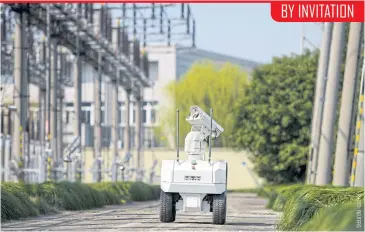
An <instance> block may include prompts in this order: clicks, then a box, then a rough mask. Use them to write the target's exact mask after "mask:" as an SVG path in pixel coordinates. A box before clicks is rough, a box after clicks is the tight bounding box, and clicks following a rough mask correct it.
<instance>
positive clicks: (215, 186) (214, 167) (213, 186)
mask: <svg viewBox="0 0 365 232" xmlns="http://www.w3.org/2000/svg"><path fill="white" fill-rule="evenodd" d="M212 113H213V110H212V109H211V110H210V116H208V115H207V114H206V113H205V112H204V111H203V110H202V109H200V108H199V107H198V106H192V107H190V114H189V116H188V117H187V118H186V121H188V122H189V123H190V124H191V125H192V127H191V131H190V132H189V133H188V135H187V136H186V138H185V152H186V153H187V155H188V159H187V160H184V161H182V160H179V149H178V147H179V142H178V141H179V110H177V159H176V160H163V161H162V167H161V196H160V221H161V222H173V221H175V217H176V211H184V212H205V213H212V215H213V223H214V224H219V225H223V224H224V223H225V222H226V202H227V201H226V190H227V173H228V164H227V162H226V161H211V159H210V158H211V147H212V146H211V144H212V138H217V137H218V136H219V135H220V134H221V133H222V132H223V128H222V127H221V126H220V125H219V124H218V123H216V122H215V121H214V120H213V119H212ZM207 144H209V159H208V160H205V151H206V147H207Z"/></svg>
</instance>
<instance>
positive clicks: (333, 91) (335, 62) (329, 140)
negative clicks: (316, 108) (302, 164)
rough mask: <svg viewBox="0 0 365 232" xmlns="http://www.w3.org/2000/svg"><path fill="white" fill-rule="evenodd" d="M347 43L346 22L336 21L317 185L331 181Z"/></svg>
mask: <svg viewBox="0 0 365 232" xmlns="http://www.w3.org/2000/svg"><path fill="white" fill-rule="evenodd" d="M344 44H345V23H334V28H333V34H332V43H331V50H330V60H329V67H328V80H327V86H326V93H325V99H326V104H324V109H323V111H324V112H323V121H322V125H321V126H322V129H321V137H320V144H319V158H318V168H317V169H316V170H317V173H318V176H317V178H316V180H315V181H316V184H317V185H327V184H329V183H330V182H331V169H332V168H331V167H332V151H333V137H334V126H335V121H336V107H337V89H338V84H339V80H340V73H341V64H342V53H343V49H344Z"/></svg>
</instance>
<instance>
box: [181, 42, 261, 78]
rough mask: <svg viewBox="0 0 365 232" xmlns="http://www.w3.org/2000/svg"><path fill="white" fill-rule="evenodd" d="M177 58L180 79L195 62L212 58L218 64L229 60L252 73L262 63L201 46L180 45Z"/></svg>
mask: <svg viewBox="0 0 365 232" xmlns="http://www.w3.org/2000/svg"><path fill="white" fill-rule="evenodd" d="M176 58H177V59H176V62H177V73H176V76H177V78H178V79H179V78H180V77H181V76H183V75H184V74H185V73H186V72H187V71H188V70H189V69H190V67H191V66H192V65H193V64H194V63H196V62H199V61H204V60H211V61H213V62H215V63H217V64H224V63H227V62H228V63H232V64H235V65H238V66H240V67H242V68H243V69H244V70H246V71H247V72H249V73H251V72H252V70H253V69H254V68H255V67H257V66H260V65H262V64H261V63H259V62H255V61H251V60H247V59H242V58H238V57H234V56H229V55H224V54H220V53H216V52H212V51H207V50H203V49H199V48H186V47H179V46H177V47H176Z"/></svg>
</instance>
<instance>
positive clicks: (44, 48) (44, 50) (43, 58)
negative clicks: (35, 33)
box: [41, 40, 47, 65]
mask: <svg viewBox="0 0 365 232" xmlns="http://www.w3.org/2000/svg"><path fill="white" fill-rule="evenodd" d="M46 57H47V45H46V41H45V40H43V42H42V49H41V62H42V64H44V65H46V59H47V58H46Z"/></svg>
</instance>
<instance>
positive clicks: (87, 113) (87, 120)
mask: <svg viewBox="0 0 365 232" xmlns="http://www.w3.org/2000/svg"><path fill="white" fill-rule="evenodd" d="M82 116H83V122H84V123H85V124H89V125H90V116H91V115H90V110H83V111H82Z"/></svg>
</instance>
